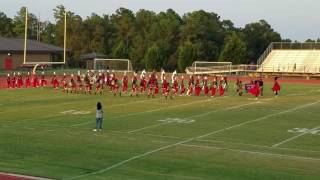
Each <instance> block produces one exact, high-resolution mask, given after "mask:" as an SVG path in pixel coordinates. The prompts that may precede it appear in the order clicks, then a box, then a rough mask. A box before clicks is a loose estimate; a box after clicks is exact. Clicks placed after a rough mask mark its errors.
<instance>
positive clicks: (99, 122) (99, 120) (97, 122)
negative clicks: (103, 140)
mask: <svg viewBox="0 0 320 180" xmlns="http://www.w3.org/2000/svg"><path fill="white" fill-rule="evenodd" d="M96 129H102V118H96Z"/></svg>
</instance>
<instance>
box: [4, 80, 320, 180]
mask: <svg viewBox="0 0 320 180" xmlns="http://www.w3.org/2000/svg"><path fill="white" fill-rule="evenodd" d="M232 86H233V85H232ZM270 86H271V85H270V84H267V85H266V87H265V96H264V97H262V98H260V99H259V100H254V98H253V97H252V96H249V95H245V96H243V97H238V96H236V94H235V93H233V92H228V93H227V96H226V97H222V98H221V97H218V98H206V97H176V98H175V99H173V100H170V99H168V100H165V99H164V98H163V97H157V98H155V99H148V98H146V97H145V96H141V97H139V98H137V97H121V98H120V97H113V96H112V95H111V94H110V93H107V94H104V95H103V96H99V95H97V96H95V95H91V96H88V95H87V96H86V95H75V94H62V93H61V92H60V91H59V92H55V91H54V90H52V89H51V88H48V89H22V90H0V171H1V172H10V173H17V174H26V175H32V176H40V177H48V178H52V179H152V180H158V179H180V180H185V179H237V180H239V179H267V180H270V179H299V180H300V179H320V114H319V109H320V85H297V84H284V83H283V84H282V91H281V93H280V96H279V97H278V98H274V97H273V94H272V92H271V91H270V90H269V89H270V88H271V87H270ZM229 91H232V87H231V88H230V90H229ZM97 101H101V102H102V104H103V108H104V111H105V120H104V130H103V131H102V132H93V131H92V129H93V127H94V124H95V106H96V103H97ZM89 111H90V113H89ZM87 113H89V114H87ZM295 128H301V129H295ZM303 128H306V129H303ZM296 131H299V132H296Z"/></svg>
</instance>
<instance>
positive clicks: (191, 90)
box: [187, 76, 194, 96]
mask: <svg viewBox="0 0 320 180" xmlns="http://www.w3.org/2000/svg"><path fill="white" fill-rule="evenodd" d="M193 83H194V82H193V76H191V77H190V79H189V82H188V92H187V95H188V96H191V95H192V92H193Z"/></svg>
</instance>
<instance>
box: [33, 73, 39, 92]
mask: <svg viewBox="0 0 320 180" xmlns="http://www.w3.org/2000/svg"><path fill="white" fill-rule="evenodd" d="M32 87H34V88H37V87H39V81H38V76H37V74H36V72H33V73H32Z"/></svg>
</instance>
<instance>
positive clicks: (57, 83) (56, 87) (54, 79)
mask: <svg viewBox="0 0 320 180" xmlns="http://www.w3.org/2000/svg"><path fill="white" fill-rule="evenodd" d="M51 84H52V86H53V88H54V89H58V88H59V81H58V78H57V75H56V72H53V77H52V79H51Z"/></svg>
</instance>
